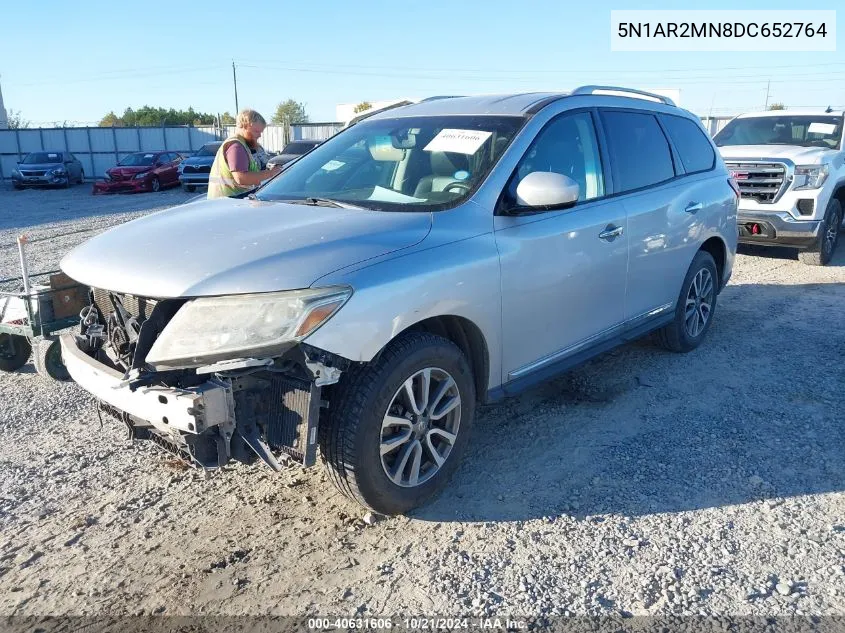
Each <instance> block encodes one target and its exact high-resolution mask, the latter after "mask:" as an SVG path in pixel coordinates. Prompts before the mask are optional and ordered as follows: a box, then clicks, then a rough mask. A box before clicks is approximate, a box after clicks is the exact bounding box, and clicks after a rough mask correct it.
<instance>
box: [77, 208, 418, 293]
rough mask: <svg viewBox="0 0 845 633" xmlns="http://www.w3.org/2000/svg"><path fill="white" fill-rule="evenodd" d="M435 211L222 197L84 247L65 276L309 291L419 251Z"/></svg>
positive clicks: (140, 284) (116, 284) (117, 282)
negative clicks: (343, 271)
mask: <svg viewBox="0 0 845 633" xmlns="http://www.w3.org/2000/svg"><path fill="white" fill-rule="evenodd" d="M431 222H432V218H431V214H430V213H427V212H421V213H408V212H406V213H390V212H384V211H367V210H362V209H336V208H331V207H314V206H306V205H301V204H287V203H282V202H261V201H257V200H249V199H230V198H222V199H216V200H206V201H197V202H193V203H190V204H186V205H183V206H180V207H175V208H173V209H168V210H166V211H161V212H159V213H155V214H152V215H148V216H146V217H143V218H140V219H138V220H133V221H132V222H127V223H126V224H123V225H121V226H119V227H116V228H114V229H111V230H109V231H106V232H105V233H102V234H100V235H98V236H96V237H94V238H92V239H90V240H89V241H87V242H85V243H84V244H82V245H81V246H78V247H77V248H75V249H74V250H73V251H71V252H70V253H69V254H68V255H66V256H65V257H64V259H63V260H62V262H61V268H62V270H63V271H64V272H65V273H66V274H67V275H69V276H70V277H72V278H73V279H75V280H77V281H79V282H80V283H83V284H86V285H89V286H91V287H95V288H103V289H106V290H112V291H116V292H126V293H129V294H134V295H138V296H145V297H159V298H166V297H194V296H209V295H227V294H241V293H247V292H272V291H276V290H291V289H297V288H307V287H309V286H310V285H311V284H313V283H314V282H315V281H316V280H317V279H319V278H320V277H322V276H324V275H326V274H328V273H330V272H333V271H335V270H338V269H340V268H344V267H346V266H351V265H353V264H356V263H358V262H361V261H364V260H367V259H371V258H374V257H378V256H380V255H384V254H387V253H390V252H392V251H397V250H400V249H403V248H407V247H410V246H413V245H414V244H418V243H419V242H421V241H422V240H423V239H425V237H426V235H427V234H428V232H429V230H430V229H431Z"/></svg>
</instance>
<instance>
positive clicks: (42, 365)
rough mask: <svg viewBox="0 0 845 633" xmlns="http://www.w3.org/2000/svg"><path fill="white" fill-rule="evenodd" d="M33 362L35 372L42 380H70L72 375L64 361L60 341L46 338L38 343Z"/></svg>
mask: <svg viewBox="0 0 845 633" xmlns="http://www.w3.org/2000/svg"><path fill="white" fill-rule="evenodd" d="M33 360H34V362H35V371H37V372H38V375H39V376H41V377H42V378H49V379H51V380H59V381H66V380H70V374H69V373H68V372H67V368H66V367H65V364H64V362H63V361H62V346H61V343H59V339H48V338H45V339H41V340H40V341H37V342H36V344H35V354H34V358H33Z"/></svg>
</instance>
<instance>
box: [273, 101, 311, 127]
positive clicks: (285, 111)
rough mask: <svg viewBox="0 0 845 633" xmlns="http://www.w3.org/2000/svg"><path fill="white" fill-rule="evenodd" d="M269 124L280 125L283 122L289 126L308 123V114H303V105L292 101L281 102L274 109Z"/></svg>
mask: <svg viewBox="0 0 845 633" xmlns="http://www.w3.org/2000/svg"><path fill="white" fill-rule="evenodd" d="M271 122H272V123H274V124H276V125H281V124H283V123H285V122H288V123H291V124H295V123H308V114H307V113H306V112H305V104H303V103H299V102H298V101H294V100H293V99H288V100H287V101H282V102H281V103H280V104H279V105H278V107H276V112H275V114H273V119H272V120H271Z"/></svg>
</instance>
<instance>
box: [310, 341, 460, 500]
mask: <svg viewBox="0 0 845 633" xmlns="http://www.w3.org/2000/svg"><path fill="white" fill-rule="evenodd" d="M335 389H336V391H335V393H334V394H333V395H332V398H331V408H330V409H329V415H328V419H327V420H326V421H325V423H323V424H321V425H320V452H321V455H322V460H323V463H324V464H325V466H326V469H327V471H328V474H329V478H330V479H331V480H332V482H333V483H334V485H335V486H336V487H337V488H338V489H339V490H340V491H341V492H342V493H343V494H344V495H346V496H347V497H349V498H350V499H353V500H354V501H357V502H358V503H360V504H361V505H363V506H364V507H367V508H369V509H371V510H373V511H374V512H377V513H379V514H385V515H392V514H402V513H405V512H408V511H409V510H412V509H414V508H417V507H419V506H420V505H422V504H423V503H425V502H427V501H429V500H430V499H432V498H433V497H434V496H435V495H436V494H438V493H439V492H440V491H441V490H442V489H443V488H444V487H445V486H446V484H447V483H448V481H449V478H450V477H451V475H452V474H453V472H454V471H455V469H456V468H457V467H458V464H459V463H460V458H461V455H462V454H463V452H464V449H465V448H466V444H467V441H468V439H469V434H470V431H471V427H472V422H473V418H474V416H475V382H474V380H473V377H472V371H471V369H470V366H469V363H468V362H467V359H466V357H465V356H464V355H463V353H462V352H461V350H460V349H458V347H457V346H456V345H455V344H454V343H452V342H451V341H449V340H448V339H445V338H443V337H440V336H436V335H434V334H428V333H425V332H408V333H405V334H403V335H401V336H400V337H399V338H397V339H396V340H394V341H392V342H391V343H390V344H389V345H388V346H387V347H386V348H385V349H384V350H383V351H382V352H381V353H380V354H379V356H378V357H377V359H376V360H374V361H372V362H371V363H368V364H366V365H360V366H358V367H355V368H353V369H351V370H350V371H349V372H347V373H346V375H345V376H344V377H343V379H342V380H341V382H340V383H338V384H337V386H336V387H335ZM408 389H410V393H413V394H414V396H413V397H414V403H413V404H411V401H410V397H411V396H410V395H408V394H409V391H408ZM413 408H417V409H419V411H420V413H418V414H415V413H414V411H413ZM452 431H454V433H453V432H452ZM450 436H451V437H450ZM435 454H436V455H437V457H435ZM389 473H391V474H389ZM415 482H419V483H415Z"/></svg>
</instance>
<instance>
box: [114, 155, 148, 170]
mask: <svg viewBox="0 0 845 633" xmlns="http://www.w3.org/2000/svg"><path fill="white" fill-rule="evenodd" d="M154 160H155V154H143V153H141V154H129V156H126V157H124V158H123V160H121V161H120V162H119V163H118V165H120V166H121V167H149V166H150V165H152V164H153V161H154Z"/></svg>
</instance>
